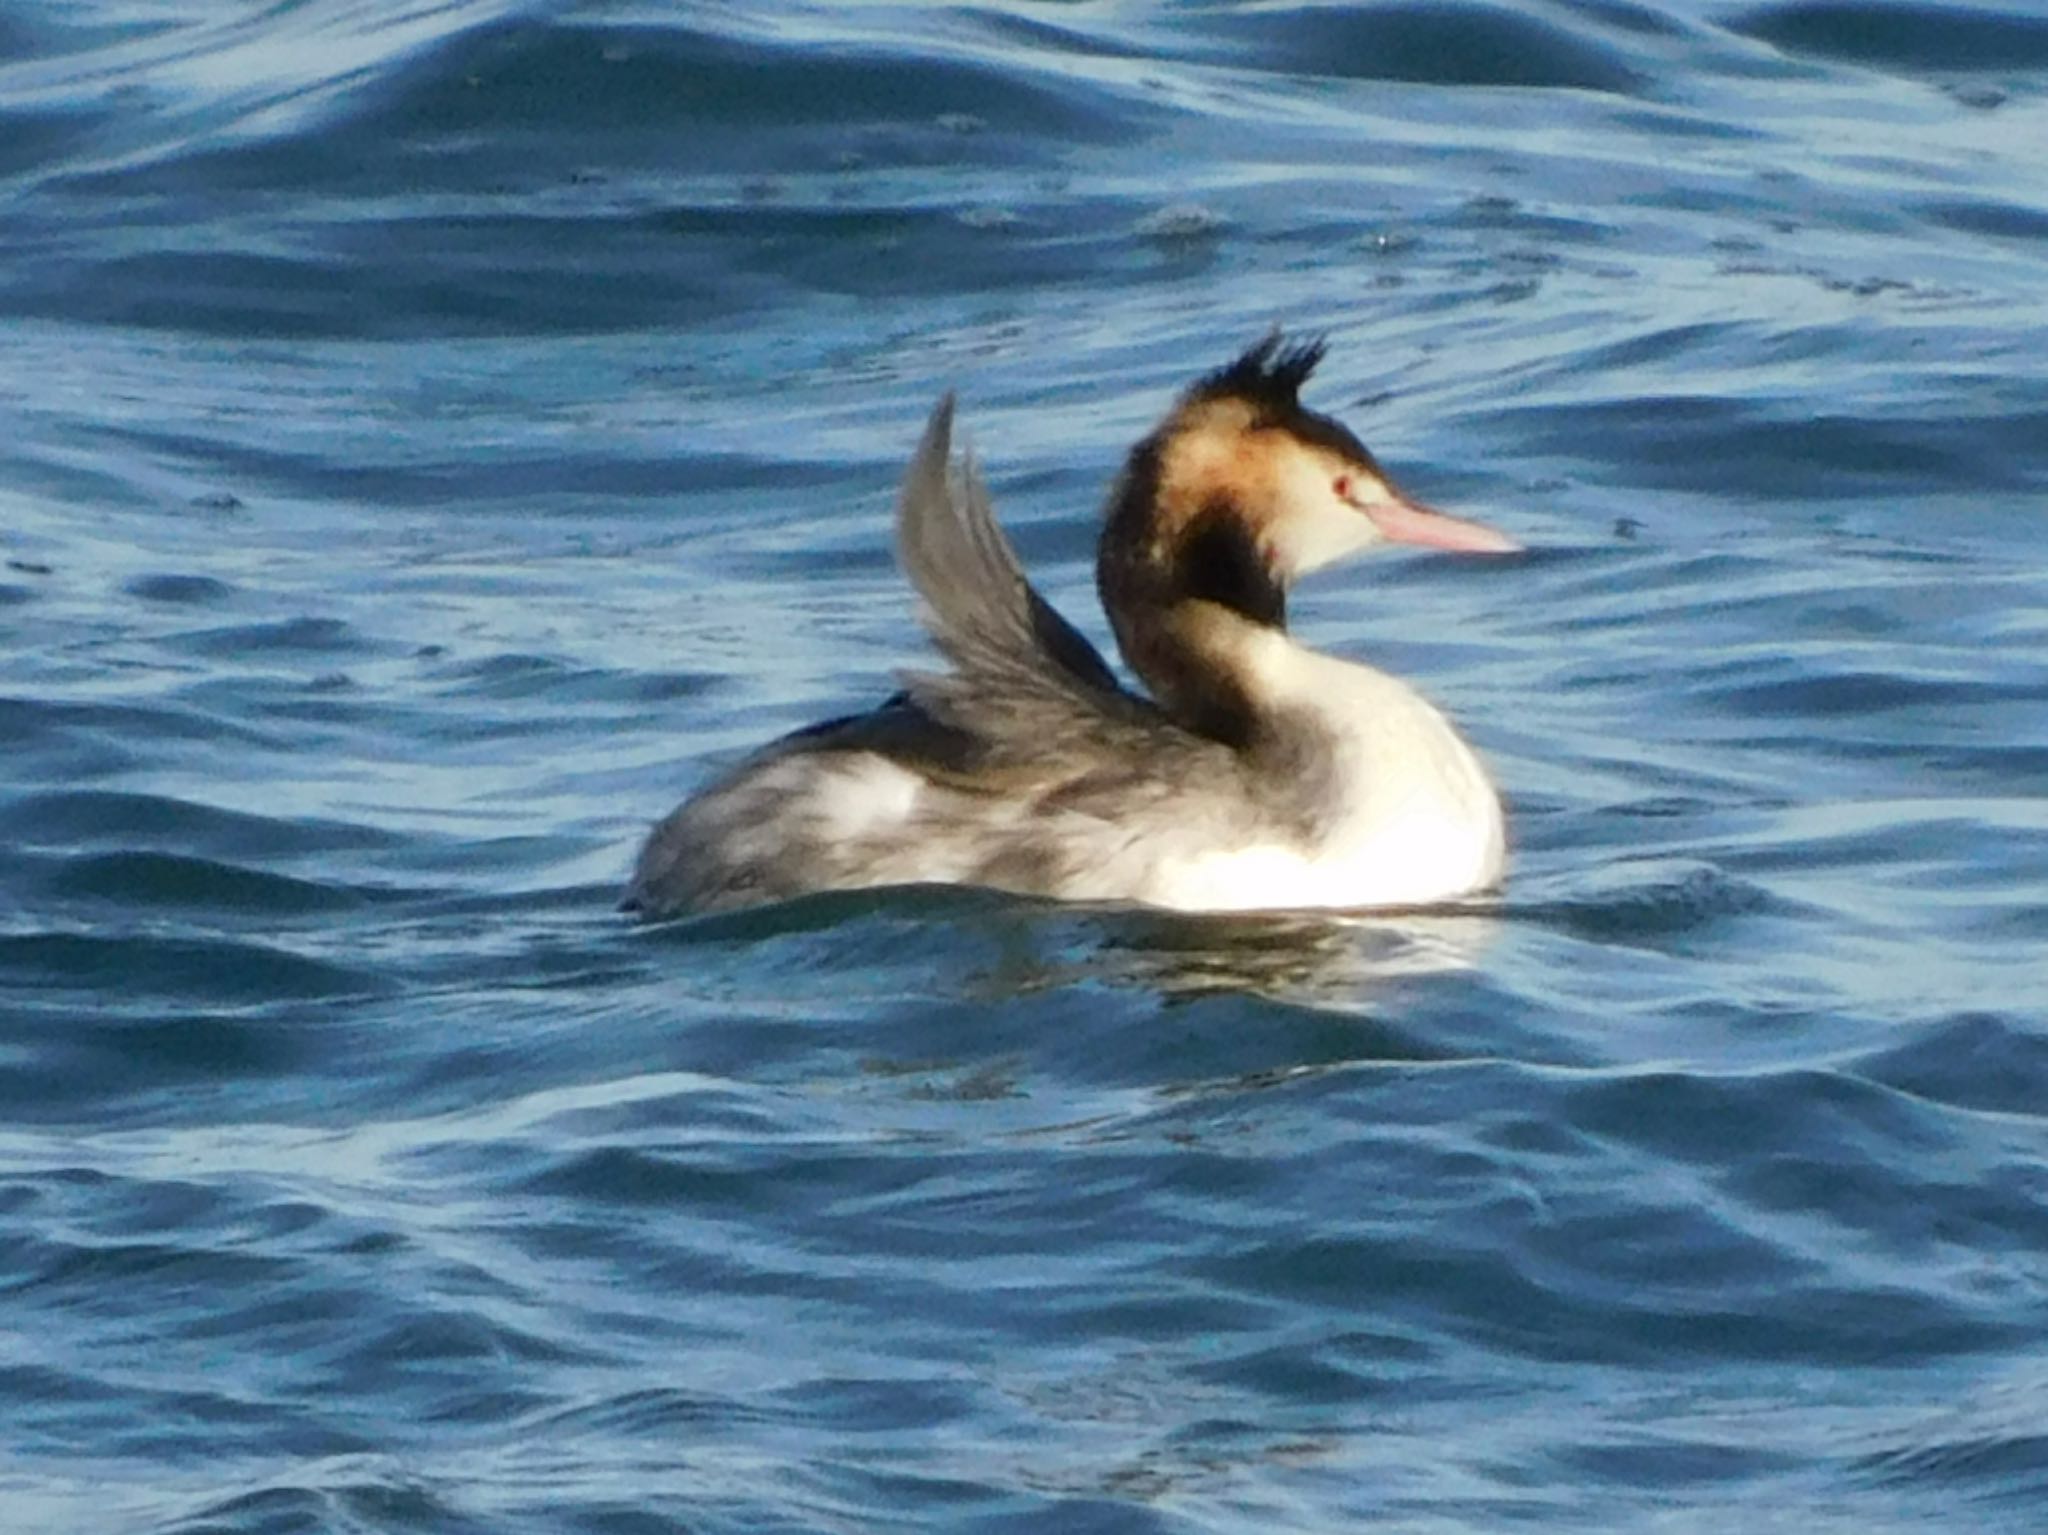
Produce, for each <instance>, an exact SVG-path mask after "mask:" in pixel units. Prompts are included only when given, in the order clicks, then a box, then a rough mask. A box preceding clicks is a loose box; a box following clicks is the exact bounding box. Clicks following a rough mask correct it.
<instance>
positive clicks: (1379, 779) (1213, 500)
mask: <svg viewBox="0 0 2048 1535" xmlns="http://www.w3.org/2000/svg"><path fill="white" fill-rule="evenodd" d="M1323 350H1324V348H1323V345H1322V344H1321V343H1320V342H1317V343H1311V344H1307V345H1298V346H1291V347H1289V346H1283V344H1282V341H1281V338H1280V336H1279V335H1278V333H1277V332H1276V333H1275V334H1273V335H1271V336H1269V337H1267V338H1266V339H1265V340H1263V341H1261V342H1260V343H1259V344H1258V345H1256V346H1254V347H1252V348H1251V349H1250V350H1249V351H1247V352H1246V353H1245V354H1244V355H1243V356H1241V357H1239V358H1238V359H1237V360H1236V361H1234V362H1232V363H1231V364H1230V365H1229V366H1227V367H1225V368H1222V369H1219V370H1218V371H1217V372H1215V373H1212V374H1210V375H1208V376H1207V377H1206V378H1203V379H1201V380H1200V381H1198V382H1197V383H1195V384H1194V385H1193V386H1192V387H1191V388H1189V389H1188V390H1187V391H1186V392H1185V393H1184V394H1183V395H1182V396H1181V397H1180V399H1179V400H1178V401H1176V402H1175V404H1174V406H1173V409H1172V410H1171V411H1169V412H1168V413H1167V416H1166V419H1165V420H1164V421H1163V422H1161V423H1160V425H1159V426H1158V428H1157V429H1156V430H1154V431H1153V432H1152V434H1151V435H1150V436H1148V437H1146V438H1145V440H1144V441H1142V442H1140V443H1139V444H1138V445H1137V446H1136V447H1135V448H1133V449H1132V450H1131V454H1130V458H1129V459H1128V461H1127V462H1126V463H1125V465H1124V468H1123V472H1122V474H1121V475H1120V476H1119V477H1118V479H1117V482H1116V485H1115V487H1114V489H1113V490H1112V491H1111V494H1110V499H1109V506H1108V511H1107V515H1106V517H1105V520H1104V523H1103V528H1102V537H1101V542H1100V545H1099V548H1098V551H1097V561H1096V584H1097V589H1098V591H1099V592H1100V594H1101V598H1102V605H1103V607H1104V609H1105V610H1107V612H1108V614H1109V620H1110V624H1111V626H1112V628H1113V629H1114V630H1115V632H1116V640H1117V645H1118V647H1119V648H1120V649H1121V650H1122V652H1123V656H1124V659H1125V661H1126V662H1128V663H1129V665H1130V668H1131V670H1132V671H1134V672H1135V673H1137V675H1138V677H1139V678H1140V679H1141V680H1142V681H1143V682H1144V684H1145V686H1146V687H1147V688H1148V689H1149V690H1150V695H1151V696H1150V697H1146V696H1144V695H1142V694H1139V693H1135V692H1132V691H1130V690H1128V689H1126V688H1124V687H1122V686H1121V685H1120V684H1119V683H1118V682H1117V680H1116V677H1115V675H1114V674H1113V673H1112V672H1111V671H1110V669H1109V667H1108V665H1107V664H1106V663H1105V662H1104V661H1103V659H1102V656H1101V654H1100V653H1099V652H1098V651H1097V650H1096V649H1095V647H1094V646H1092V645H1091V644H1089V643H1088V641H1087V640H1086V639H1084V638H1083V637H1082V636H1081V634H1080V633H1079V631H1077V630H1076V629H1075V628H1074V627H1073V626H1072V625H1071V624H1069V623H1068V622H1067V621H1066V620H1065V619H1064V618H1062V617H1060V615H1059V614H1058V613H1057V612H1056V611H1054V609H1053V608H1052V606H1051V605H1050V604H1049V603H1047V602H1046V601H1045V599H1044V598H1043V597H1041V596H1039V594H1038V592H1037V591H1036V590H1035V589H1034V588H1033V587H1032V585H1031V583H1030V582H1029V581H1028V580H1027V579H1026V578H1025V576H1024V572H1023V569H1022V568H1021V566H1020V565H1019V564H1018V561H1017V556H1016V552H1015V551H1014V550H1013V549H1012V548H1011V545H1010V541H1009V539H1008V538H1007V537H1005V536H1004V534H1003V531H1002V529H1001V528H1000V527H999V526H998V525H997V524H996V521H995V517H994V514H993V512H992V510H991V508H990V506H989V500H988V494H987V491H986V490H985V489H984V488H983V486H982V483H981V479H980V476H979V475H978V474H977V473H976V472H975V468H974V464H973V461H972V459H971V457H970V458H969V459H968V460H967V461H966V462H965V463H963V464H962V465H961V466H960V467H959V468H958V469H957V470H955V469H954V468H953V466H952V464H951V456H952V454H951V440H952V425H953V400H952V397H951V396H950V395H948V396H947V397H946V398H945V399H943V400H941V401H940V402H939V404H938V407H937V408H936V409H935V410H934V411H933V412H932V416H931V422H930V424H929V425H928V426H927V427H926V428H925V433H924V440H923V441H922V442H921V443H919V445H918V449H917V454H916V456H915V457H914V458H913V459H912V460H911V463H910V470H909V473H908V474H907V476H906V477H905V480H904V485H903V495H902V500H901V502H900V504H899V508H898V513H897V523H896V539H897V547H898V554H899V557H900V559H901V561H902V564H903V568H904V570H905V572H906V573H907V574H908V575H909V577H910V579H911V582H912V584H913V585H915V586H916V588H917V590H918V594H919V595H920V596H921V597H922V598H923V617H924V622H925V625H926V627H927V628H928V629H929V630H930V631H931V636H932V638H933V639H934V640H935V641H936V642H937V644H938V647H939V649H940V650H941V651H942V652H943V653H944V655H945V657H946V659H947V660H948V661H949V662H951V663H952V664H951V667H950V669H948V670H944V671H937V672H929V673H919V674H914V675H912V676H910V677H908V678H907V679H906V686H905V688H904V690H903V691H902V692H901V693H899V694H897V695H896V696H895V697H894V698H891V699H890V700H889V701H888V702H886V703H884V704H883V705H882V706H881V707H879V708H877V709H874V710H872V711H870V712H869V713H866V714H856V715H852V716H849V717H848V718H845V719H836V720H829V721H827V722H825V723H823V724H819V725H813V726H811V727H810V728H808V729H805V730H799V731H797V732H795V733H794V734H792V735H787V736H784V737H783V738H782V739H781V740H779V741H775V742H772V743H771V744H769V745H768V746H766V747H763V748H762V749H761V750H759V751H757V752H755V753H753V754H752V755H751V756H749V757H747V758H746V759H745V760H743V761H742V762H740V763H739V764H738V765H737V766H736V767H734V768H732V769H731V770H730V771H729V772H727V773H726V774H725V775H724V776H722V777H720V778H718V779H717V780H715V781H714V782H712V783H711V784H710V785H709V786H708V787H706V788H705V789H703V790H702V791H701V792H700V793H698V794H696V795H695V796H694V797H692V798H691V799H689V800H687V801H686V802H685V803H684V804H683V805H681V806H680V807H679V808H678V809H676V810H675V811H674V812H672V813H671V814H670V815H669V816H668V818H667V819H665V820H664V821H662V822H661V823H660V824H659V825H657V826H656V827H655V828H654V830H653V832H652V833H651V834H650V835H649V836H648V838H647V842H646V845H645V847H643V848H642V849H641V852H640V860H639V864H638V866H637V867H636V868H635V870H634V872H633V878H632V882H631V884H630V885H629V886H628V887H627V890H626V895H625V900H624V903H623V904H624V906H625V907H626V908H627V909H628V910H633V911H638V912H641V913H643V914H644V915H647V916H650V917H664V916H672V915H676V914H679V913H684V912H706V911H720V910H729V909H732V908H735V907H742V906H749V905H754V904H757V903H761V902H767V901H775V900H782V899H786V898H788V897H792V896H797V895H803V894H806V893H809V892H813V891H821V890H842V889H853V888H859V887H866V886H876V885H907V884H925V883H937V884H959V885H982V886H988V887H992V888H995V889H1000V890H1008V891H1016V892H1019V893H1023V894H1029V895H1038V896H1050V897H1054V898H1057V899H1061V900H1071V901H1135V902H1142V903H1145V904H1148V905H1152V906H1162V907H1170V908H1175V909H1179V910H1185V911H1262V910H1276V909H1289V908H1293V909H1301V908H1371V907H1382V908H1384V907H1395V906H1416V905H1423V904H1427V903H1431V902H1437V901H1445V900H1450V899H1454V898H1456V897H1459V896H1466V895H1472V894H1475V893H1477V892H1480V891H1484V890H1486V889H1488V888H1489V887H1491V886H1493V885H1495V884H1497V883H1498V881H1499V880H1500V877H1501V873H1502V869H1503V867H1504V865H1505V859H1506V835H1505V826H1504V822H1503V817H1502V812H1501V802H1500V795H1499V792H1498V791H1497V790H1496V789H1495V788H1494V786H1493V783H1492V781H1491V780H1490V779H1489V778H1488V777H1487V773H1486V770H1485V768H1484V767H1482V766H1481V765H1480V762H1479V759H1478V758H1477V757H1476V756H1475V755H1474V754H1473V752H1472V749H1471V748H1470V747H1469V746H1467V745H1466V744H1465V742H1464V741H1463V739H1461V738H1460V737H1459V735H1458V733H1457V731H1456V730H1455V729H1453V728H1452V726H1451V724H1450V722H1449V721H1448V720H1447V719H1445V718H1444V716H1443V715H1442V714H1440V713H1439V712H1438V711H1437V710H1436V709H1435V708H1434V707H1433V706H1432V705H1431V704H1429V702H1428V701H1427V700H1425V699H1424V698H1423V697H1422V696H1421V695H1420V694H1419V693H1417V692H1416V691H1415V690H1414V689H1413V688H1411V687H1409V686H1408V685H1407V684H1406V683H1405V682H1402V681H1400V680H1399V679H1397V678H1394V677H1390V676H1388V675H1387V674H1386V673H1384V672H1379V671H1375V670H1373V669H1372V668H1371V667H1369V666H1361V665H1359V664H1358V663H1356V662H1352V661H1340V660H1338V659H1336V658H1335V657H1333V656H1326V655H1322V654H1320V653H1318V652H1316V651H1314V650H1310V649H1309V648H1308V647H1306V646H1304V645H1302V644H1300V643H1298V642H1297V641H1296V640H1294V639H1293V638H1292V637H1291V636H1290V635H1289V634H1288V632H1287V623H1286V617H1287V588H1288V586H1289V584H1290V583H1292V582H1293V581H1294V580H1295V579H1296V578H1297V577H1299V576H1302V575H1304V574H1306V573H1307V572H1309V571H1311V570H1315V569H1317V568H1318V567H1320V566H1323V565H1326V564H1329V563H1330V562H1331V561H1333V560H1336V559H1339V558H1341V557H1343V556H1344V555H1347V554H1350V553H1353V552H1354V551H1356V550H1360V549H1364V548H1367V547H1369V546H1371V545H1373V544H1378V543H1382V542H1392V543H1403V544H1416V545H1421V546H1423V547H1426V548H1434V549H1454V550H1465V551H1472V552H1486V553H1500V552H1505V551H1510V550H1513V549H1516V548H1518V547H1519V545H1517V544H1516V543H1515V542H1514V541H1513V540H1512V539H1510V538H1508V537H1506V536H1505V535H1503V534H1501V533H1497V532H1495V531H1494V530H1492V529H1491V528H1487V527H1484V526H1482V525H1480V524H1478V523H1475V522H1467V521H1464V520H1463V519H1461V518H1456V517H1450V516H1446V515H1444V514H1443V513H1441V512H1435V511H1431V510H1429V509H1427V508H1425V507H1423V506H1420V505H1418V504H1417V503H1415V502H1413V501H1411V500H1409V499H1407V498H1406V497H1405V496H1403V495H1402V494H1401V493H1400V492H1399V491H1397V490H1395V489H1394V487H1393V486H1392V485H1390V484H1389V483H1388V481H1387V479H1386V476H1385V474H1384V473H1383V472H1382V471H1381V469H1380V466H1379V464H1378V463H1377V462H1376V461H1375V460H1374V459H1373V456H1372V454H1371V453H1369V452H1367V451H1366V447H1365V444H1363V443H1362V442H1360V441H1359V440H1358V438H1357V437H1355V436H1353V435H1352V433H1351V432H1350V431H1349V430H1348V429H1347V428H1346V427H1344V426H1343V425H1342V424H1341V423H1339V422H1338V421H1336V420H1333V419H1332V418H1331V417H1329V416H1325V415H1322V414H1320V413H1319V412H1316V411H1312V410H1309V409H1307V408H1306V407H1304V406H1303V405H1302V404H1301V402H1300V398H1299V394H1300V390H1301V386H1302V384H1303V383H1304V382H1305V381H1306V380H1307V378H1308V376H1309V374H1310V373H1311V372H1312V371H1313V370H1314V368H1315V366H1316V364H1317V363H1318V362H1319V361H1320V360H1321V358H1322V355H1323Z"/></svg>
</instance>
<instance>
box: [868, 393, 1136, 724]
mask: <svg viewBox="0 0 2048 1535" xmlns="http://www.w3.org/2000/svg"><path fill="white" fill-rule="evenodd" d="M952 439H953V397H952V396H951V395H950V394H949V395H947V396H946V397H945V398H944V399H942V400H940V401H939V403H938V406H937V408H935V409H934V410H933V411H932V416H931V421H930V422H929V423H928V424H927V425H926V427H925V429H924V439H923V441H921V442H920V443H919V444H918V446H917V454H916V456H915V457H914V458H912V459H911V461H910V470H909V473H908V474H906V475H905V476H904V480H903V498H902V500H901V501H900V502H899V503H898V506H897V513H896V552H897V557H898V558H899V559H900V560H901V561H902V564H903V569H904V573H905V574H907V575H908V576H909V577H910V580H911V584H912V585H913V586H915V587H916V588H917V592H918V595H919V596H920V597H922V598H923V599H924V621H925V627H926V628H927V629H929V630H930V631H931V636H932V638H933V639H934V640H936V641H937V642H938V646H939V648H940V649H941V650H943V651H944V652H945V653H946V656H947V658H948V659H949V660H951V661H952V663H953V664H954V665H955V666H957V667H959V668H960V670H961V671H963V672H966V673H969V674H971V675H975V676H978V677H982V678H984V679H985V680H987V681H990V682H1003V683H1007V684H1009V685H1011V686H1017V685H1024V686H1029V687H1031V688H1033V689H1034V690H1036V689H1039V688H1043V687H1047V686H1051V687H1057V688H1061V689H1070V688H1076V687H1079V688H1082V689H1085V690H1088V691H1092V692H1102V693H1108V694H1112V695H1121V694H1123V689H1122V688H1120V687H1119V686H1118V685H1117V680H1116V676H1115V674H1114V673H1112V672H1111V671H1110V669H1109V666H1108V664H1107V663H1106V662H1104V660H1103V659H1102V655H1101V653H1100V652H1099V651H1097V650H1096V648H1095V647H1094V646H1093V645H1091V644H1089V643H1088V641H1087V639H1086V638H1085V637H1084V636H1083V635H1082V634H1081V632H1080V631H1079V630H1078V629H1076V628H1075V627H1074V626H1073V625H1072V624H1070V623H1068V622H1067V621H1066V620H1065V619H1064V618H1062V617H1060V615H1059V613H1058V612H1057V611H1056V610H1055V609H1054V608H1053V606H1052V604H1051V603H1049V602H1047V601H1046V600H1045V599H1044V598H1043V597H1041V596H1039V595H1038V593H1037V591H1036V590H1034V589H1033V587H1032V585H1031V582H1030V581H1029V580H1027V579H1026V578H1025V575H1024V568H1023V566H1022V565H1020V564H1019V563H1018V560H1017V552H1016V550H1015V549H1013V548H1012V547H1011V545H1010V540H1009V537H1008V535H1007V534H1005V533H1004V532H1003V530H1002V527H1001V525H1000V524H998V523H997V522H996V519H995V511H994V509H993V508H992V507H991V506H990V505H989V499H988V491H987V490H986V489H985V488H984V487H983V485H982V483H981V476H980V475H979V474H977V473H976V472H975V468H974V460H973V458H972V456H969V457H968V458H967V459H966V461H965V462H964V463H962V465H961V466H960V470H959V473H958V474H957V475H955V474H954V473H952V472H951V469H952V465H951V462H950V460H951V458H952Z"/></svg>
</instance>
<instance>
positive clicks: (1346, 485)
mask: <svg viewBox="0 0 2048 1535" xmlns="http://www.w3.org/2000/svg"><path fill="white" fill-rule="evenodd" d="M1330 489H1331V490H1333V491H1335V492H1336V493H1337V499H1338V500H1339V501H1349V500H1350V499H1351V476H1350V475H1348V474H1340V475H1338V476H1337V480H1336V483H1335V484H1333V485H1332V486H1331V487H1330Z"/></svg>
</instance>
